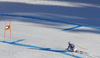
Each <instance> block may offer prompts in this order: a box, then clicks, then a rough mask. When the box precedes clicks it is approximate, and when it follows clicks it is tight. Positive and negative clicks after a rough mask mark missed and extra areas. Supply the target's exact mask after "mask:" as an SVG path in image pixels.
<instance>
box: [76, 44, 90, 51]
mask: <svg viewBox="0 0 100 58" xmlns="http://www.w3.org/2000/svg"><path fill="white" fill-rule="evenodd" d="M75 46H77V47H79V48H81V49H85V50H88V49H86V48H82V47H80V46H78V45H75Z"/></svg>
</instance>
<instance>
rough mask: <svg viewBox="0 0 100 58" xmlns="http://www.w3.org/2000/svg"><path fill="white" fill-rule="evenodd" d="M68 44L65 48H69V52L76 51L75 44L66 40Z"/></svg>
mask: <svg viewBox="0 0 100 58" xmlns="http://www.w3.org/2000/svg"><path fill="white" fill-rule="evenodd" d="M68 44H69V46H68V48H67V49H66V50H69V51H71V52H75V51H76V48H75V45H74V44H72V43H70V42H68Z"/></svg>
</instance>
